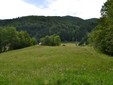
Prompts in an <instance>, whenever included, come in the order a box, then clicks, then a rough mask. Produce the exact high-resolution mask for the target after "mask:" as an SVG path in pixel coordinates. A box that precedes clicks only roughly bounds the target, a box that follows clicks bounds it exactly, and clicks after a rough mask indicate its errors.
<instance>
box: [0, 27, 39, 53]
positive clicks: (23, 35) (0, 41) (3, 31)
mask: <svg viewBox="0 0 113 85" xmlns="http://www.w3.org/2000/svg"><path fill="white" fill-rule="evenodd" d="M36 43H37V41H36V39H35V38H31V37H30V35H29V34H28V33H27V32H26V31H20V32H18V31H16V29H15V28H14V27H0V53H2V52H5V51H8V50H15V49H20V48H24V47H28V46H31V45H35V44H36Z"/></svg>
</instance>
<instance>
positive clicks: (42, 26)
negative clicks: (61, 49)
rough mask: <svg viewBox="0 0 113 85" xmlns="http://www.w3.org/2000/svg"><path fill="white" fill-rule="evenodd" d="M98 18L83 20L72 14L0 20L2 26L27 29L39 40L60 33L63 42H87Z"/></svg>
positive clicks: (20, 29)
mask: <svg viewBox="0 0 113 85" xmlns="http://www.w3.org/2000/svg"><path fill="white" fill-rule="evenodd" d="M97 21H98V19H96V18H93V19H87V20H83V19H81V18H78V17H72V16H63V17H60V16H25V17H18V18H15V19H7V20H0V26H1V27H7V26H9V27H10V26H11V27H15V28H16V30H17V31H27V32H28V33H29V34H30V36H31V37H35V38H36V39H37V41H38V42H39V40H40V38H42V37H45V36H47V35H48V36H50V35H54V34H56V35H59V36H60V37H61V40H62V41H63V42H69V41H73V42H74V41H76V42H86V40H87V35H88V33H90V32H91V31H92V30H93V29H94V28H95V27H96V26H97V24H98V23H97Z"/></svg>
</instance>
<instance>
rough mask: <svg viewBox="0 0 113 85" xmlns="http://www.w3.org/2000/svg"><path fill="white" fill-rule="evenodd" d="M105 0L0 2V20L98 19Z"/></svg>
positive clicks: (7, 0)
mask: <svg viewBox="0 0 113 85" xmlns="http://www.w3.org/2000/svg"><path fill="white" fill-rule="evenodd" d="M106 1H107V0H0V19H12V18H17V17H21V16H29V15H37V16H67V15H70V16H75V17H80V18H83V19H89V18H99V17H100V16H101V15H100V10H101V7H102V5H103V4H104V3H105V2H106Z"/></svg>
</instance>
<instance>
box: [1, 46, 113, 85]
mask: <svg viewBox="0 0 113 85" xmlns="http://www.w3.org/2000/svg"><path fill="white" fill-rule="evenodd" d="M0 85H113V58H112V57H110V56H107V55H104V54H101V53H98V52H96V51H95V50H94V49H93V48H92V47H88V46H85V47H79V46H75V45H74V44H66V46H59V47H57V46H56V47H48V46H33V47H28V48H24V49H20V50H14V51H9V52H6V53H1V54H0Z"/></svg>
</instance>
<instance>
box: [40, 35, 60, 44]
mask: <svg viewBox="0 0 113 85" xmlns="http://www.w3.org/2000/svg"><path fill="white" fill-rule="evenodd" d="M40 42H41V43H42V45H47V46H59V45H60V44H61V39H60V36H59V35H51V36H45V37H42V38H41V39H40Z"/></svg>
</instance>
